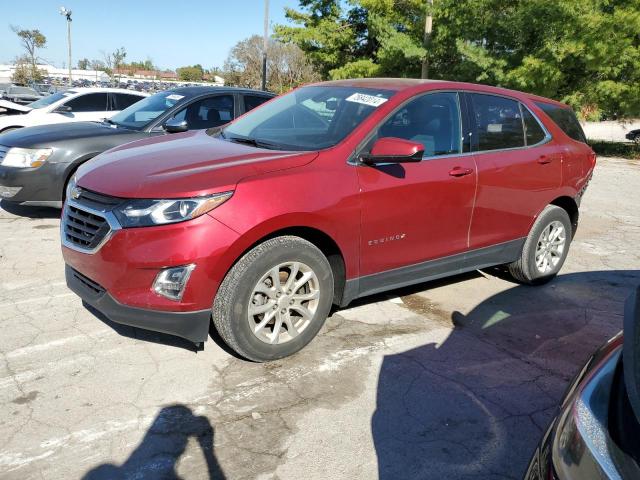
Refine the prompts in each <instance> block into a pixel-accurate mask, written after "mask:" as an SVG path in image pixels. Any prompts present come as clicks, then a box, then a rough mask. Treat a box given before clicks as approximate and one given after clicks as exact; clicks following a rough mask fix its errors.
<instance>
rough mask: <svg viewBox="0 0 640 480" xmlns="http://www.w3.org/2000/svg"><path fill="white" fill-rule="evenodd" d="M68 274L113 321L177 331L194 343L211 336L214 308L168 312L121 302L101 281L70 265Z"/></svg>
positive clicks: (74, 286) (86, 298)
mask: <svg viewBox="0 0 640 480" xmlns="http://www.w3.org/2000/svg"><path fill="white" fill-rule="evenodd" d="M65 277H66V280H67V286H68V287H69V289H70V290H71V291H73V292H74V293H76V294H77V295H78V296H79V297H80V298H81V299H82V300H83V301H84V302H85V303H87V304H89V305H90V306H92V307H93V308H95V309H96V310H98V311H99V312H100V313H102V314H103V315H105V316H106V317H107V318H108V319H109V320H111V321H112V322H116V323H120V324H122V325H129V326H131V327H138V328H143V329H145V330H152V331H154V332H162V333H168V334H170V335H176V336H178V337H182V338H185V339H187V340H190V341H192V342H193V343H201V342H204V341H205V340H206V339H207V336H208V334H209V323H210V321H211V310H200V311H195V312H167V311H159V310H148V309H144V308H137V307H130V306H127V305H122V304H121V303H118V302H117V301H116V300H114V299H113V297H112V296H111V295H109V293H108V292H107V291H106V290H104V289H103V288H102V287H101V286H100V285H98V284H97V283H95V282H93V281H92V280H91V279H89V278H87V277H85V276H84V275H82V274H81V273H80V272H77V271H75V270H74V269H73V268H71V267H69V266H68V265H67V266H65Z"/></svg>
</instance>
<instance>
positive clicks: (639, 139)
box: [625, 128, 640, 144]
mask: <svg viewBox="0 0 640 480" xmlns="http://www.w3.org/2000/svg"><path fill="white" fill-rule="evenodd" d="M625 137H626V138H627V140H631V141H632V142H636V143H638V144H640V128H639V129H637V130H631V131H629V133H627V134H626V135H625Z"/></svg>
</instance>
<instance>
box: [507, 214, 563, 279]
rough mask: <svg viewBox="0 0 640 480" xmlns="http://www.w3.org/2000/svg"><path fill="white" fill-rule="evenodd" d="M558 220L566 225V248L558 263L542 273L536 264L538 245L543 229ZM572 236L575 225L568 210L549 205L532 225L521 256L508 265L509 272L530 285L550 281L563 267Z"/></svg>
mask: <svg viewBox="0 0 640 480" xmlns="http://www.w3.org/2000/svg"><path fill="white" fill-rule="evenodd" d="M556 221H557V222H560V223H562V225H563V226H564V230H565V238H566V240H565V245H564V250H563V252H562V255H561V256H560V257H559V260H558V263H557V264H556V265H555V266H554V267H553V268H552V269H551V270H550V271H547V272H544V273H542V272H540V270H539V269H538V267H537V266H536V259H535V254H536V248H537V247H538V241H539V240H540V236H541V235H542V233H543V231H545V229H547V228H549V226H550V225H551V223H552V222H556ZM572 238H573V227H572V226H571V220H570V219H569V215H568V214H567V212H566V210H564V209H563V208H560V207H557V206H555V205H547V207H545V209H544V210H543V211H542V213H540V215H539V216H538V218H537V219H536V221H535V222H534V224H533V227H531V231H530V232H529V235H528V236H527V239H526V241H525V242H524V247H523V248H522V252H521V253H520V258H519V259H518V260H516V261H515V262H513V263H510V264H509V265H507V268H508V269H509V273H510V274H511V276H512V277H513V278H514V279H515V280H517V281H518V282H521V283H526V284H529V285H540V284H543V283H546V282H548V281H549V280H551V279H552V278H554V277H555V276H556V275H557V274H558V272H559V271H560V269H561V268H562V265H563V264H564V261H565V260H566V258H567V254H568V253H569V246H570V244H571V239H572Z"/></svg>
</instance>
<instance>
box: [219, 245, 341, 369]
mask: <svg viewBox="0 0 640 480" xmlns="http://www.w3.org/2000/svg"><path fill="white" fill-rule="evenodd" d="M332 302H333V273H332V271H331V266H330V265H329V262H328V261H327V258H326V257H325V256H324V255H323V253H322V252H321V251H320V250H319V249H318V248H317V247H316V246H315V245H313V244H312V243H310V242H308V241H306V240H304V239H302V238H299V237H294V236H282V237H276V238H272V239H270V240H267V241H265V242H264V243H261V244H259V245H258V246H256V247H255V248H253V249H252V250H250V251H249V252H248V253H246V254H245V255H244V256H243V257H242V258H240V260H238V262H237V263H236V264H235V265H234V266H233V267H232V268H231V270H230V271H229V273H227V275H226V277H225V278H224V280H223V282H222V284H221V285H220V288H219V290H218V293H217V295H216V298H215V300H214V303H213V315H212V316H213V323H214V325H215V327H216V329H217V331H218V333H219V334H220V336H221V337H222V339H223V340H224V341H225V343H226V344H227V345H229V347H231V348H232V349H233V350H235V351H236V352H237V353H238V354H240V355H242V356H243V357H245V358H248V359H250V360H253V361H256V362H265V361H269V360H275V359H278V358H282V357H286V356H289V355H292V354H294V353H296V352H297V351H299V350H300V349H302V348H303V347H304V346H305V345H307V344H308V343H309V342H310V341H311V340H312V339H313V338H314V337H315V336H316V334H317V333H318V331H320V329H321V328H322V325H323V324H324V322H325V320H326V318H327V316H328V315H329V311H330V308H331V304H332Z"/></svg>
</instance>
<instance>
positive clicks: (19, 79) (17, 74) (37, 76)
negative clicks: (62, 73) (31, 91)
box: [11, 56, 46, 85]
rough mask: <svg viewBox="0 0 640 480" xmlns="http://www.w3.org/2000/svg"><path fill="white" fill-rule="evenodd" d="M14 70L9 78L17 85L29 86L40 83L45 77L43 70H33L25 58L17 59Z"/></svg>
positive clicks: (28, 60)
mask: <svg viewBox="0 0 640 480" xmlns="http://www.w3.org/2000/svg"><path fill="white" fill-rule="evenodd" d="M14 65H15V70H14V72H13V75H12V76H11V81H12V82H13V83H15V84H17V85H29V84H30V83H33V82H40V81H42V79H43V78H44V76H45V75H46V72H45V71H44V70H40V69H38V68H37V67H36V68H33V65H32V63H31V61H30V59H29V58H28V57H27V56H22V57H18V58H17V59H16V60H15V62H14Z"/></svg>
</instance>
